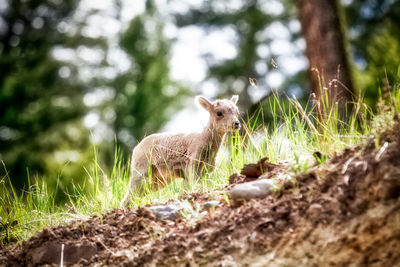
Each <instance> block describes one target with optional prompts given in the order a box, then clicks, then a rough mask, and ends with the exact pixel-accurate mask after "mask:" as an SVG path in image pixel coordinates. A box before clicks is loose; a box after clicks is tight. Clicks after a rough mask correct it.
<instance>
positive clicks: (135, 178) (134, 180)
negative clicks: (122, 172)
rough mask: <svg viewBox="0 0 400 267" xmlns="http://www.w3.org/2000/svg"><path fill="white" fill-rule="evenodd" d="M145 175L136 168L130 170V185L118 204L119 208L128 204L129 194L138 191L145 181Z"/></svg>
mask: <svg viewBox="0 0 400 267" xmlns="http://www.w3.org/2000/svg"><path fill="white" fill-rule="evenodd" d="M145 179H146V178H145V176H144V175H143V174H141V173H140V172H138V171H136V170H132V172H131V179H130V182H129V183H130V185H129V187H128V190H126V193H125V196H124V198H123V200H122V202H121V204H120V207H121V208H124V207H126V206H127V205H128V203H129V201H130V200H131V194H133V193H135V192H138V191H140V189H141V188H142V184H143V182H144V181H145Z"/></svg>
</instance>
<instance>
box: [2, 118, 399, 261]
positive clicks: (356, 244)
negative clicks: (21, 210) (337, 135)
mask: <svg viewBox="0 0 400 267" xmlns="http://www.w3.org/2000/svg"><path fill="white" fill-rule="evenodd" d="M399 133H400V123H398V122H396V123H395V125H394V127H393V128H391V129H388V130H386V131H384V132H383V133H381V134H380V138H379V141H378V142H379V143H376V140H377V139H376V138H375V137H372V136H371V137H369V138H368V139H367V140H365V141H364V142H363V143H362V144H361V145H359V146H357V147H353V148H347V149H345V150H344V151H343V152H341V153H338V154H337V155H334V156H333V157H332V158H331V159H330V160H329V161H327V162H325V163H323V164H320V165H315V166H314V167H312V168H310V170H309V171H308V172H306V173H300V174H297V175H294V176H293V177H292V179H291V182H285V183H284V184H283V186H282V191H279V192H276V193H273V194H271V195H269V196H267V197H265V198H262V199H253V200H251V201H247V202H245V203H235V205H233V204H234V203H233V202H232V201H229V200H228V198H227V197H226V194H224V192H225V190H228V188H225V189H224V190H221V191H217V192H212V193H210V194H199V193H198V194H196V193H194V194H191V195H186V196H184V197H183V198H181V199H180V200H179V203H186V204H185V205H189V204H190V205H189V206H190V207H189V208H188V207H185V208H184V209H183V210H184V212H183V215H182V216H178V217H177V218H173V219H165V220H160V219H159V218H156V216H155V215H154V213H153V212H152V209H151V207H150V206H146V207H141V208H138V209H135V210H120V209H117V210H112V211H110V212H108V213H107V214H105V215H104V216H102V217H98V216H94V217H92V218H90V219H89V220H87V221H75V222H73V223H71V224H69V225H67V226H59V227H55V228H48V229H45V230H44V231H42V232H41V233H39V234H38V235H36V236H34V237H32V238H30V239H29V240H27V241H24V242H22V244H20V245H19V246H16V247H14V248H10V247H7V248H3V249H2V250H1V252H0V262H1V264H0V265H2V266H20V265H27V266H36V265H43V264H53V265H59V264H60V257H61V254H63V262H64V264H67V265H69V266H70V265H71V264H75V265H76V266H93V265H100V266H122V265H126V266H143V265H145V266H146V265H150V266H152V265H157V266H174V265H178V266H179V265H182V266H183V265H185V266H186V265H187V264H188V265H191V266H198V265H207V266H246V265H247V266H328V265H329V266H399V265H400V224H399V221H400V199H399V196H400V134H399ZM271 166H272V165H271ZM274 166H275V167H272V168H270V169H268V168H267V169H268V172H269V174H270V175H265V173H264V174H263V175H262V177H264V178H265V177H267V178H268V179H279V177H280V176H282V174H283V173H284V172H287V174H289V173H291V171H289V170H290V168H286V167H285V166H280V165H274ZM277 167H278V168H277ZM244 173H245V172H244ZM267 174H268V173H267ZM237 177H239V178H242V179H231V181H232V182H238V181H239V180H240V181H241V182H245V181H246V180H248V179H246V177H245V176H238V175H236V178H237ZM233 178H235V176H233ZM253 179H254V178H253ZM232 186H233V185H230V186H228V187H232ZM210 200H212V202H210ZM217 201H218V202H217ZM170 203H172V201H170ZM214 205H215V206H214ZM210 207H211V208H210ZM62 244H64V251H63V253H62V252H61V247H62Z"/></svg>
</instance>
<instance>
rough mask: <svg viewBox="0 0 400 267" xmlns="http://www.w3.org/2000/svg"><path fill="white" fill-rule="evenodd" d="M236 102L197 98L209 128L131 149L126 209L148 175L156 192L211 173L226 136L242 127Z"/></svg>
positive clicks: (157, 137)
mask: <svg viewBox="0 0 400 267" xmlns="http://www.w3.org/2000/svg"><path fill="white" fill-rule="evenodd" d="M238 99H239V97H238V96H237V95H234V96H232V98H231V99H229V100H228V99H222V100H216V101H214V102H210V101H209V100H208V99H206V98H205V97H202V96H197V97H196V102H197V103H198V104H199V105H200V106H201V107H203V108H204V109H206V110H207V111H208V112H209V114H210V119H209V122H208V125H207V127H205V128H204V130H203V131H202V132H201V133H189V134H184V133H180V134H172V133H162V134H152V135H150V136H148V137H146V138H144V139H143V140H142V141H141V142H140V143H139V144H138V145H137V146H136V147H135V148H134V149H133V152H132V161H131V180H130V190H128V191H127V193H126V195H125V198H124V201H123V203H122V204H123V205H126V203H127V201H128V200H129V195H130V192H135V191H137V190H138V189H140V188H141V187H142V184H143V183H144V182H146V181H147V180H148V178H149V176H150V175H151V178H152V179H151V180H152V183H153V185H154V188H155V189H158V188H160V187H162V186H164V185H166V184H168V183H170V182H171V181H172V180H173V179H174V178H177V177H182V178H187V177H190V176H191V175H193V176H195V177H196V178H200V177H201V176H202V175H203V174H204V172H205V170H206V169H207V170H208V171H209V172H211V171H213V169H214V168H215V158H216V154H217V152H218V150H219V148H220V146H221V144H222V142H223V139H224V137H225V134H226V133H227V132H233V131H237V130H238V129H239V128H240V126H241V125H240V122H239V119H238V116H239V109H238V108H237V106H236V103H237V101H238Z"/></svg>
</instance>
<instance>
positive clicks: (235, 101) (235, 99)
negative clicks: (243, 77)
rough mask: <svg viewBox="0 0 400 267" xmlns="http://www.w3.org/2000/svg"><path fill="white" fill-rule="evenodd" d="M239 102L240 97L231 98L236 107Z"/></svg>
mask: <svg viewBox="0 0 400 267" xmlns="http://www.w3.org/2000/svg"><path fill="white" fill-rule="evenodd" d="M238 100H239V96H238V95H233V96H232V98H231V101H232V102H233V103H234V104H235V105H236V103H237V102H238Z"/></svg>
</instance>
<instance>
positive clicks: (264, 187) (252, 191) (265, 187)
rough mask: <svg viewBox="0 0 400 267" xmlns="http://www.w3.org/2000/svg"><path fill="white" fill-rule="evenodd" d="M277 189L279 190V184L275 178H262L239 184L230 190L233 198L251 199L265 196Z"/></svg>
mask: <svg viewBox="0 0 400 267" xmlns="http://www.w3.org/2000/svg"><path fill="white" fill-rule="evenodd" d="M276 190H279V186H277V185H276V184H275V182H274V181H273V180H267V179H261V180H256V181H252V182H247V183H242V184H237V185H235V186H234V187H233V188H232V189H231V190H230V191H229V195H230V197H231V198H233V199H237V200H239V199H243V200H250V199H253V198H264V197H266V196H268V195H270V194H271V193H272V192H274V191H276Z"/></svg>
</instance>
